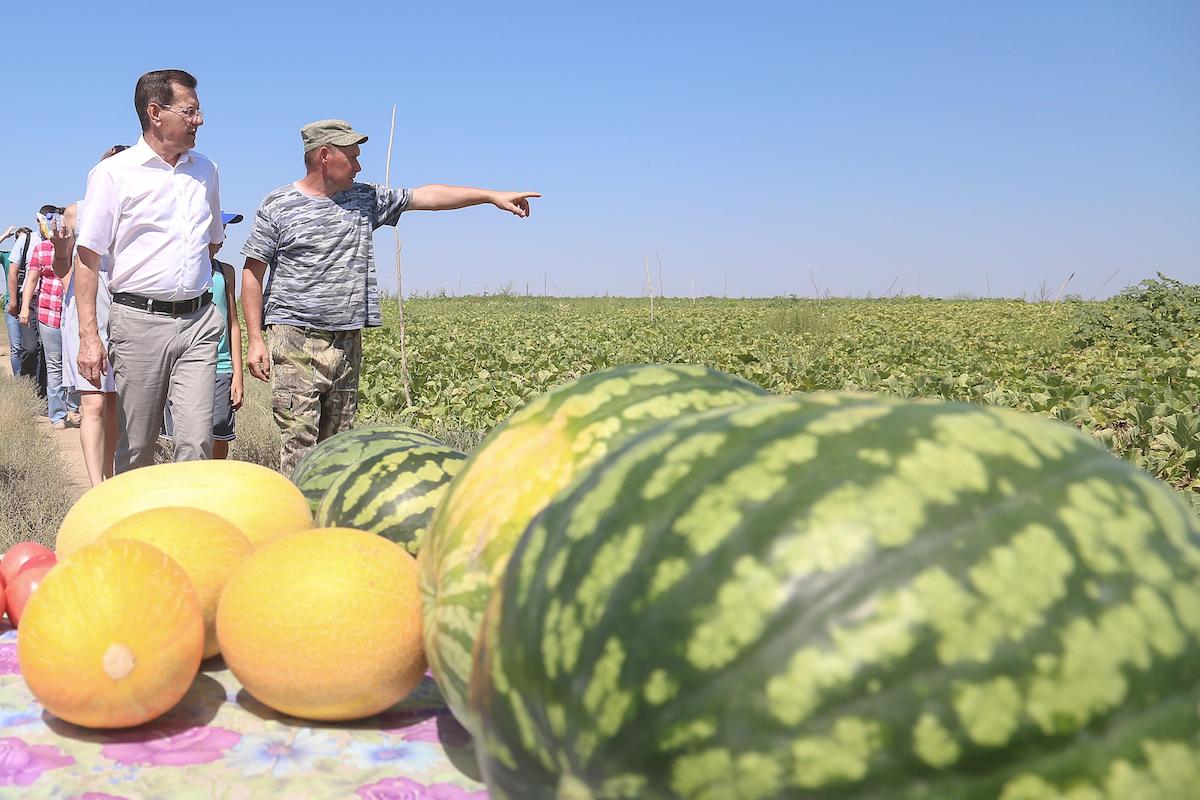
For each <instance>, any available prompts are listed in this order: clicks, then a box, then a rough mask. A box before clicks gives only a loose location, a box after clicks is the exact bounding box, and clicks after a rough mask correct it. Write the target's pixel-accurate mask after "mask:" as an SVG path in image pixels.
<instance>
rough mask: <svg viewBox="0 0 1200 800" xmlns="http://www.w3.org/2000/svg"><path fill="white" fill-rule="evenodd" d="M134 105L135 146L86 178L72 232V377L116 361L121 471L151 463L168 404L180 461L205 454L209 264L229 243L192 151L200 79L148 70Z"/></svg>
mask: <svg viewBox="0 0 1200 800" xmlns="http://www.w3.org/2000/svg"><path fill="white" fill-rule="evenodd" d="M134 105H135V106H136V108H137V112H138V119H139V120H140V122H141V125H142V138H141V139H139V140H138V143H137V144H136V145H134V146H133V147H131V148H129V149H128V150H126V151H124V152H122V153H118V154H117V155H115V156H113V157H112V158H108V159H105V160H104V161H101V162H100V163H99V164H97V165H96V167H95V168H93V169H92V171H91V173H90V174H89V175H88V183H87V194H86V195H85V196H84V200H83V209H84V213H83V221H82V224H81V225H80V228H79V230H78V231H77V232H76V243H77V244H78V258H77V263H76V270H75V274H76V278H75V281H76V283H75V294H76V299H77V303H78V307H79V359H78V362H79V374H80V376H81V377H83V378H84V379H86V380H89V381H91V382H92V383H94V384H96V385H99V380H100V378H101V376H103V375H104V373H105V370H106V369H107V358H111V359H112V364H113V377H114V379H115V381H116V386H117V426H118V429H119V430H120V434H121V440H122V444H123V445H125V446H121V447H118V448H117V463H116V472H118V473H119V472H125V471H127V470H130V469H134V468H136V467H142V466H147V465H149V464H152V463H153V462H154V449H155V445H156V443H157V440H158V432H159V429H160V426H161V424H162V419H163V408H164V406H165V404H166V401H167V400H168V399H169V400H170V403H171V415H172V418H173V420H174V426H175V430H174V439H175V460H176V461H188V460H194V459H201V458H210V457H211V456H212V411H213V410H212V403H213V385H214V382H215V380H216V364H217V344H218V342H219V341H220V339H221V332H222V331H223V330H224V324H223V322H222V318H221V313H220V312H219V311H218V310H217V308H216V307H215V306H214V305H213V304H212V302H211V300H212V296H211V294H209V293H208V289H209V287H210V286H211V285H212V266H211V261H210V259H211V258H212V256H213V255H214V254H215V253H216V251H217V249H218V248H219V247H220V245H221V242H222V241H223V240H224V238H225V234H224V232H223V230H222V227H221V199H220V195H219V191H218V180H217V166H216V164H214V163H213V162H212V161H210V160H209V159H207V158H205V157H204V156H202V155H200V154H199V153H197V152H196V151H195V150H192V147H193V146H194V145H195V143H196V131H197V130H198V129H199V128H200V126H201V125H203V124H204V114H203V112H202V111H201V110H200V100H199V98H198V97H197V95H196V79H195V78H193V77H192V76H191V75H189V74H188V73H186V72H184V71H182V70H159V71H156V72H147V73H146V74H145V75H143V76H142V77H141V78H139V79H138V83H137V88H136V89H135V90H134ZM104 253H109V254H110V255H111V259H110V261H109V287H110V288H111V289H112V293H113V298H112V311H111V314H110V316H109V328H108V333H109V351H108V353H107V354H106V353H105V351H104V347H103V344H102V343H101V340H100V335H99V331H98V329H97V327H96V286H97V282H98V274H99V269H100V256H101V255H102V254H104Z"/></svg>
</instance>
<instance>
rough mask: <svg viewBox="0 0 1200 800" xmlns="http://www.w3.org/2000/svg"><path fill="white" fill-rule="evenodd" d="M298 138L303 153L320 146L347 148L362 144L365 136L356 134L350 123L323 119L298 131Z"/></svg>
mask: <svg viewBox="0 0 1200 800" xmlns="http://www.w3.org/2000/svg"><path fill="white" fill-rule="evenodd" d="M300 138H301V139H302V140H303V141H304V152H306V153H307V152H308V151H309V150H315V149H317V148H318V147H320V146H321V145H326V144H332V145H337V146H338V147H348V146H350V145H352V144H362V143H363V142H365V141H366V140H367V137H366V136H363V135H362V134H361V133H356V132H355V130H354V128H351V127H350V123H349V122H346V121H345V120H341V119H323V120H319V121H317V122H310V123H308V124H307V125H305V126H304V127H303V128H301V129H300Z"/></svg>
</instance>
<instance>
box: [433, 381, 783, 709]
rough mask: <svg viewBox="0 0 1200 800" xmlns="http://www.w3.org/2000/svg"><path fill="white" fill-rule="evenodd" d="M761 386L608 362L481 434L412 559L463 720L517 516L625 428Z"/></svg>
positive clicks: (755, 393) (755, 392)
mask: <svg viewBox="0 0 1200 800" xmlns="http://www.w3.org/2000/svg"><path fill="white" fill-rule="evenodd" d="M766 394H767V392H766V390H764V389H761V388H759V387H758V386H755V385H754V384H752V383H748V382H747V381H744V380H742V379H741V378H737V377H735V376H733V375H728V374H726V373H723V372H715V371H713V370H710V369H705V368H704V367H696V366H688V365H683V364H673V365H654V364H642V365H635V366H625V367H615V368H612V369H606V370H602V371H600V372H594V373H592V374H590V375H585V376H584V377H582V378H579V379H578V380H575V381H572V382H570V383H566V384H562V385H560V386H556V387H555V388H553V389H551V390H550V391H548V392H546V393H545V394H543V395H541V396H540V397H538V398H536V399H534V400H533V401H532V402H531V403H529V404H528V405H526V406H525V407H524V408H522V409H521V410H519V411H517V412H516V413H515V414H513V415H512V416H511V417H509V418H508V419H507V420H505V421H504V422H503V423H501V424H500V425H498V426H497V427H496V428H494V429H493V430H492V431H491V433H489V434H488V436H487V437H486V438H485V439H484V440H483V442H481V443H480V445H479V447H477V448H476V449H475V451H474V452H472V454H471V457H470V458H469V459H468V461H467V463H466V466H465V467H464V468H463V471H462V472H461V473H460V474H459V476H458V477H457V478H456V479H455V480H454V482H453V483H452V484H451V486H450V490H449V491H448V492H447V493H446V496H445V497H444V498H443V500H442V503H441V505H439V506H438V508H437V510H436V511H435V512H434V517H433V521H432V522H431V523H430V527H429V531H428V533H427V534H426V536H425V540H424V542H423V544H422V546H421V554H420V556H419V558H418V562H419V565H420V568H421V579H420V580H421V582H420V586H421V603H422V620H421V621H422V624H423V626H424V634H425V652H426V655H427V657H428V658H429V665H430V667H431V668H432V669H433V674H434V677H435V678H436V679H437V682H438V686H439V688H441V690H442V694H443V695H444V696H445V698H446V701H447V703H448V704H449V706H450V708H451V710H453V711H454V714H455V716H456V717H458V719H459V721H460V722H462V724H463V725H464V726H466V727H467V728H468V729H471V728H472V727H473V719H472V717H471V715H470V714H469V713H468V709H467V704H466V690H467V681H468V680H469V678H470V675H471V651H472V649H473V648H474V644H475V640H476V638H477V637H478V634H479V624H480V622H481V621H482V619H483V612H484V610H485V609H486V607H487V600H488V598H489V597H490V596H491V593H492V587H493V586H494V585H495V583H496V581H497V580H499V577H500V574H501V572H502V571H503V569H504V565H505V564H506V563H507V561H508V556H509V554H510V553H511V552H512V549H513V547H514V546H515V545H516V543H517V539H518V538H519V537H520V535H521V532H522V531H524V530H525V526H526V525H527V524H528V523H529V520H531V519H533V517H534V515H535V514H537V512H538V511H540V510H541V509H542V508H543V507H544V506H545V505H546V503H548V502H550V499H551V498H552V497H554V495H555V494H556V493H557V492H558V490H559V489H561V488H562V487H563V486H566V485H567V483H568V482H570V480H571V479H572V478H573V477H574V476H575V474H576V473H577V472H579V470H580V469H582V468H583V467H585V466H587V465H588V464H591V463H592V462H594V461H596V460H597V459H599V458H600V457H601V456H603V455H604V454H605V453H607V452H608V451H609V449H610V448H612V447H614V446H615V445H616V444H618V443H619V442H621V441H623V440H624V439H625V438H627V437H628V436H630V435H631V434H633V433H635V432H637V431H640V430H644V429H646V428H647V427H650V426H652V425H655V424H658V423H660V422H662V421H663V420H667V419H671V418H673V417H676V416H679V415H680V414H685V413H688V412H692V411H699V410H704V409H709V408H716V407H722V406H728V405H733V404H739V403H745V402H748V401H750V400H753V399H758V398H761V397H763V396H765V395H766Z"/></svg>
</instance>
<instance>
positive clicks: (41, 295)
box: [21, 205, 79, 430]
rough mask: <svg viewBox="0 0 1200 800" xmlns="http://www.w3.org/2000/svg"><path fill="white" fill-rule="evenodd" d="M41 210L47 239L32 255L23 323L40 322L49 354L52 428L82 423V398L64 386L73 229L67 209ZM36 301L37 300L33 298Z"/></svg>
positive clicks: (40, 333) (41, 336)
mask: <svg viewBox="0 0 1200 800" xmlns="http://www.w3.org/2000/svg"><path fill="white" fill-rule="evenodd" d="M38 213H39V219H38V224H39V227H40V226H42V225H43V224H44V225H45V226H46V227H45V230H44V231H43V232H42V234H43V236H47V237H48V238H46V239H44V240H42V241H41V242H38V244H37V245H36V246H35V247H34V248H33V252H32V253H31V254H30V256H29V275H28V276H27V277H26V279H25V291H24V295H23V296H22V298H21V324H22V325H34V324H36V325H37V328H38V339H39V340H40V341H41V343H42V350H43V352H44V353H45V355H46V399H47V402H48V406H49V408H48V411H47V416H49V417H50V427H52V428H54V429H55V430H62V429H63V428H66V427H67V425H68V424H70V425H72V426H74V425H78V424H79V397H78V395H76V394H75V393H74V391H72V390H71V389H68V388H67V387H66V386H64V385H63V380H62V378H63V367H62V330H61V329H62V312H63V294H64V292H65V290H66V287H65V286H64V285H63V284H64V282H66V283H69V282H70V280H71V243H72V242H71V239H70V229H69V228H68V226H67V225H66V221H65V220H64V218H63V213H64V209H62V208H60V207H58V206H53V205H46V206H42V208H41V211H39V212H38ZM35 296H36V297H37V302H36V303H34V297H35Z"/></svg>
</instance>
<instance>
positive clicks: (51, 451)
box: [0, 377, 72, 551]
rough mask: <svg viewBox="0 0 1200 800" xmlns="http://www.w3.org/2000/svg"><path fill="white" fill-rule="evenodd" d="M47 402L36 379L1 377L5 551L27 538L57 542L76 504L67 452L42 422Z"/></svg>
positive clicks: (0, 540) (0, 502)
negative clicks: (64, 454)
mask: <svg viewBox="0 0 1200 800" xmlns="http://www.w3.org/2000/svg"><path fill="white" fill-rule="evenodd" d="M42 405H44V402H43V401H41V400H39V399H38V397H37V393H36V391H35V390H34V386H33V384H32V383H30V382H29V381H27V380H21V379H14V378H11V377H0V431H4V434H3V436H0V551H6V550H8V548H9V547H11V546H12V545H14V544H16V543H17V542H28V541H32V542H39V543H41V544H44V545H46V546H47V547H51V548H52V547H54V539H55V535H56V534H57V533H58V526H59V524H60V523H61V522H62V519H63V517H64V516H66V514H67V511H68V510H69V509H70V508H71V503H72V496H71V491H70V486H71V479H70V476H69V474H68V472H67V467H66V464H65V463H64V462H63V458H62V454H61V453H60V452H59V449H58V445H57V444H56V442H55V441H54V439H52V438H51V437H49V436H47V435H46V434H45V433H43V432H42V431H40V430H38V427H37V422H36V414H37V413H38V410H39V409H40V408H41V407H42Z"/></svg>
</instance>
